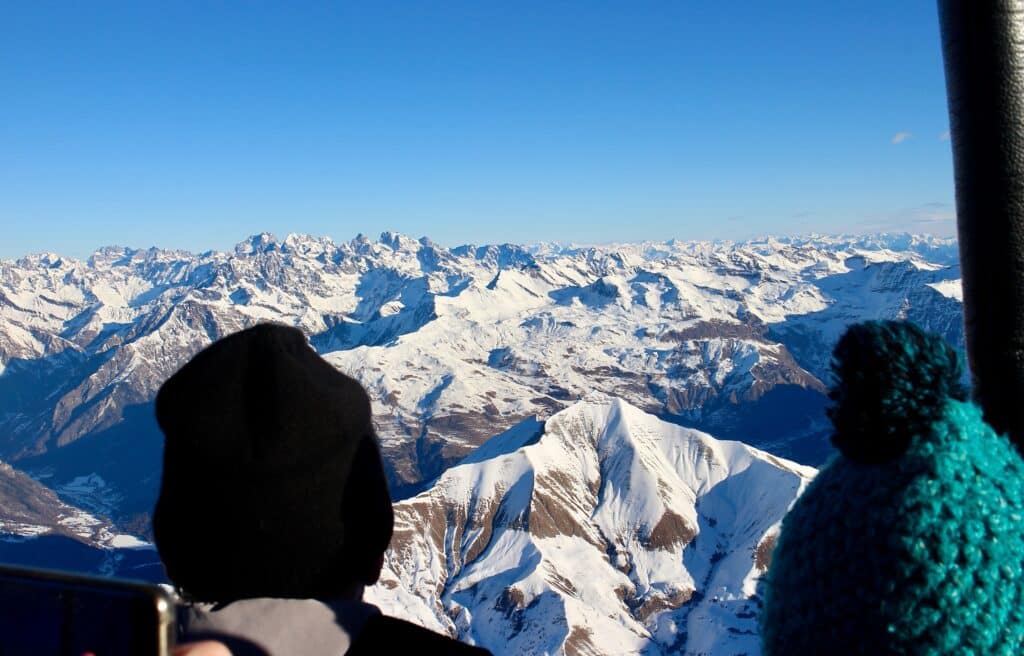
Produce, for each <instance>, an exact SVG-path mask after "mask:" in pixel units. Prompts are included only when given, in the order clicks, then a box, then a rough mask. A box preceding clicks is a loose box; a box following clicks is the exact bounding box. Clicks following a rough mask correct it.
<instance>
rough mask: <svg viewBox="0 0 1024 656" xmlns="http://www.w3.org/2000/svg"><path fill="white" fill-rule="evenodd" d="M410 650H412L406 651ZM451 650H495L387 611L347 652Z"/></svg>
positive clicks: (485, 654)
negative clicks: (452, 636) (456, 638)
mask: <svg viewBox="0 0 1024 656" xmlns="http://www.w3.org/2000/svg"><path fill="white" fill-rule="evenodd" d="M405 650H409V651H405ZM420 652H423V653H427V654H451V655H452V656H489V655H490V653H491V652H489V651H487V650H486V649H483V648H482V647H474V646H472V645H467V644H465V643H462V642H459V641H458V640H453V639H451V638H449V637H448V636H444V635H441V634H440V633H435V632H433V631H431V630H429V629H424V628H423V627H422V626H417V625H416V624H413V623H412V622H406V621H405V620H400V619H397V618H394V617H388V616H387V615H377V616H375V617H373V618H372V619H370V620H369V621H368V622H367V623H366V626H365V627H363V630H362V631H361V632H360V633H359V636H358V637H357V638H356V639H355V640H354V641H353V642H352V646H351V647H350V648H349V650H348V651H347V652H346V654H347V656H361V655H362V654H386V653H420Z"/></svg>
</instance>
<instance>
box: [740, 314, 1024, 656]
mask: <svg viewBox="0 0 1024 656" xmlns="http://www.w3.org/2000/svg"><path fill="white" fill-rule="evenodd" d="M833 369H834V372H835V376H836V381H835V386H834V387H833V389H832V392H831V394H830V398H831V399H832V401H833V402H834V404H835V405H834V406H833V407H832V408H831V410H830V412H829V415H830V417H831V419H832V423H833V424H834V426H835V433H834V434H833V437H832V442H833V444H834V445H835V446H836V448H837V449H838V450H839V453H838V454H837V455H836V456H835V457H834V458H833V459H832V460H831V461H830V462H829V463H828V464H827V465H826V466H825V467H824V468H823V469H822V470H821V471H820V472H819V473H818V475H817V477H816V478H815V479H814V481H812V482H811V484H810V485H809V486H808V487H807V490H806V491H805V492H804V493H803V495H802V496H800V497H799V498H798V499H797V500H796V502H795V503H794V504H793V508H792V509H791V510H790V512H789V514H788V515H786V517H785V518H784V519H783V520H782V530H781V533H780V535H779V539H778V544H777V546H776V549H775V552H774V554H773V555H772V562H771V565H770V567H769V569H768V573H767V576H766V579H765V580H764V582H763V585H764V588H763V590H764V609H763V612H762V614H761V618H760V625H761V626H760V628H761V638H762V645H763V647H764V653H765V655H766V656H774V655H776V654H935V655H940V654H949V655H952V654H1006V655H1010V654H1020V653H1024V461H1022V460H1021V457H1020V456H1019V455H1018V453H1017V451H1016V450H1015V449H1014V447H1013V445H1012V444H1011V443H1010V441H1009V440H1008V439H1007V438H1006V437H1005V436H1003V435H999V434H997V433H996V432H995V431H994V430H992V428H991V427H990V426H989V425H988V424H986V423H985V421H984V420H983V418H982V412H981V409H980V408H978V407H977V406H976V405H974V404H973V403H971V402H970V401H968V400H967V393H966V390H965V389H964V387H963V385H962V384H961V382H960V381H961V372H962V368H961V364H960V358H959V357H958V355H957V353H956V352H955V351H954V350H953V349H952V348H951V347H950V346H949V345H948V344H946V343H945V342H944V341H943V340H942V339H941V338H939V337H937V336H934V335H930V334H928V333H925V332H924V331H923V330H921V329H920V328H918V327H917V326H914V325H913V324H910V323H905V322H895V321H873V322H867V323H863V324H858V325H855V326H853V327H851V328H850V329H849V330H848V331H847V332H846V334H845V335H844V336H843V337H842V338H841V339H840V340H839V343H838V344H837V346H836V349H835V354H834V360H833Z"/></svg>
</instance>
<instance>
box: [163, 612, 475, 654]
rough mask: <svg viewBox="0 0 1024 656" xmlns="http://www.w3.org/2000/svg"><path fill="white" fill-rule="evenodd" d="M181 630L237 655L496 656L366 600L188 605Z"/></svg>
mask: <svg viewBox="0 0 1024 656" xmlns="http://www.w3.org/2000/svg"><path fill="white" fill-rule="evenodd" d="M178 628H179V631H178V634H179V641H186V640H187V641H193V640H219V641H220V642H223V643H224V644H226V645H227V646H228V648H229V649H230V650H231V653H232V655H233V656H327V655H330V656H339V655H341V654H346V655H348V656H359V655H361V654H391V653H428V654H452V655H453V656H461V655H465V656H485V655H487V654H490V652H488V651H487V650H486V649H481V648H479V647H473V646H470V645H466V644H463V643H461V642H458V641H456V640H453V639H451V638H449V637H447V636H443V635H441V634H438V633H434V632H433V631H429V630H427V629H424V628H423V627H420V626H417V625H415V624H412V623H410V622H406V621H404V620H399V619H395V618H393V617H387V616H385V615H382V614H381V612H380V610H379V609H378V608H377V607H376V606H373V605H371V604H367V603H364V602H361V601H331V602H322V601H317V600H315V599H262V598H261V599H243V600H240V601H236V602H233V603H230V604H226V605H223V606H213V605H209V604H193V605H183V606H180V607H179V609H178ZM424 649H425V650H426V651H425V652H424V651H423V650H424ZM406 650H410V651H406Z"/></svg>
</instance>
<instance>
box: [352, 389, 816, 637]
mask: <svg viewBox="0 0 1024 656" xmlns="http://www.w3.org/2000/svg"><path fill="white" fill-rule="evenodd" d="M813 475H814V470H813V469H810V468H807V467H802V466H800V465H797V464H795V463H791V462H787V461H784V460H781V459H778V458H774V457H772V456H769V455H767V454H765V453H763V452H760V451H758V450H756V449H752V448H750V447H747V446H745V445H743V444H740V443H738V442H727V441H719V440H716V439H714V438H712V437H710V436H709V435H706V434H703V433H700V432H698V431H693V430H690V429H686V428H682V427H679V426H675V425H673V424H669V423H666V422H664V421H661V420H659V419H657V418H655V417H653V416H652V415H649V414H647V413H644V412H643V411H641V410H639V409H638V408H635V407H633V406H631V405H630V404H628V403H626V402H624V401H622V400H621V399H616V398H612V397H608V396H601V395H593V396H588V397H587V399H585V400H582V401H579V402H577V403H574V404H572V405H571V406H569V407H568V408H566V409H565V410H562V411H561V412H558V413H555V414H554V415H553V416H551V417H550V418H549V419H548V420H547V421H546V422H544V423H543V424H540V423H539V422H537V421H536V420H535V419H530V420H527V421H526V422H524V423H523V424H521V425H519V426H516V427H514V428H512V429H510V430H509V431H507V432H506V433H504V434H502V435H499V436H497V437H495V438H493V439H492V440H491V441H489V442H487V443H485V444H484V445H483V446H482V447H480V450H479V452H478V453H476V454H473V455H472V456H470V457H469V458H467V459H466V460H465V461H464V462H463V463H462V464H460V465H458V466H456V467H453V468H451V469H449V470H448V471H447V472H445V473H444V474H443V475H442V476H441V477H440V478H439V479H438V480H437V481H436V483H435V484H434V485H433V486H432V487H431V488H430V489H429V490H428V491H427V492H424V493H422V494H420V495H418V496H416V497H413V498H411V499H408V500H406V501H403V502H401V503H399V504H397V505H396V507H395V512H396V530H395V539H394V541H393V543H392V549H391V551H389V553H388V555H387V564H386V568H385V572H384V575H383V577H382V580H381V584H380V585H379V586H377V587H375V588H373V589H371V590H370V591H369V598H370V599H371V600H372V601H374V602H375V603H378V604H380V605H381V606H383V607H384V609H385V610H386V611H390V612H400V613H402V614H403V615H404V616H406V617H410V616H411V617H414V618H415V619H416V620H417V621H419V622H421V623H423V624H425V625H427V626H432V627H433V628H435V629H436V630H440V631H445V632H448V633H451V634H458V635H460V637H462V638H463V639H469V640H472V641H474V642H476V643H478V644H481V645H484V646H486V647H489V648H491V649H493V650H495V651H496V652H497V651H500V652H502V653H562V652H565V653H580V652H585V653H594V654H625V653H639V652H641V651H644V653H660V651H661V650H665V651H666V652H667V651H669V650H676V649H680V648H683V649H689V648H690V647H691V646H692V645H693V644H695V643H699V642H700V639H699V638H697V637H696V636H700V635H707V636H710V635H714V636H717V639H719V640H727V641H728V642H729V646H730V648H734V649H738V650H740V651H742V650H743V649H752V648H753V647H755V646H756V638H755V637H754V636H753V633H752V631H753V622H752V621H751V619H750V618H751V617H752V616H753V615H752V611H751V609H753V608H755V607H756V604H757V600H756V579H757V577H758V576H759V575H760V573H761V571H762V570H763V568H764V563H763V562H761V563H760V564H759V563H758V553H759V547H760V546H761V545H762V544H763V543H764V542H765V541H766V540H770V539H771V532H772V531H773V530H774V529H775V526H776V524H777V523H778V521H779V520H780V519H781V517H782V515H783V514H784V513H785V511H786V510H787V509H788V507H789V505H790V504H791V503H792V501H793V499H794V498H795V497H796V495H797V494H798V493H799V492H800V491H801V489H802V487H803V486H804V485H805V484H806V482H807V481H808V480H809V479H810V478H811V477H812V476H813ZM755 500H756V503H753V502H754V501H755ZM712 591H714V594H711V592H712ZM727 629H728V630H727ZM733 630H735V632H733ZM652 649H653V650H654V651H653V652H652V651H651V650H652Z"/></svg>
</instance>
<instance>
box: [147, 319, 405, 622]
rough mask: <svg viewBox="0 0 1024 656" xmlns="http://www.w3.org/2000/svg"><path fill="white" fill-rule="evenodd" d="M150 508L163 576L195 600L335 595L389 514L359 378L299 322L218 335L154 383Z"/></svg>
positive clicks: (366, 574) (346, 588)
mask: <svg viewBox="0 0 1024 656" xmlns="http://www.w3.org/2000/svg"><path fill="white" fill-rule="evenodd" d="M156 416H157V422H158V423H159V424H160V428H161V429H162V430H163V432H164V435H165V441H164V460H163V477H162V480H161V484H160V496H159V499H158V500H157V504H156V509H155V511H154V514H153V532H154V536H155V538H156V545H157V549H158V551H159V553H160V557H161V559H162V560H163V562H164V566H165V568H166V570H167V575H168V577H169V578H170V580H171V582H172V583H174V584H175V585H176V586H178V587H179V588H181V589H182V590H183V591H184V592H185V593H187V594H188V595H189V596H190V597H192V598H193V599H196V600H201V601H212V602H227V601H233V600H236V599H246V598H255V597H283V598H307V597H308V598H320V599H330V598H339V597H346V596H350V595H351V594H352V592H351V591H352V590H354V589H358V587H359V586H362V585H370V584H372V583H374V582H375V581H376V579H377V576H378V575H379V572H380V565H381V556H382V554H383V553H384V551H385V550H386V549H387V546H388V543H389V542H390V540H391V532H392V527H393V521H394V517H393V514H392V509H391V500H390V496H389V494H388V489H387V481H386V478H385V476H384V470H383V467H382V464H381V459H380V453H379V449H378V446H377V440H376V436H375V434H374V431H373V426H372V423H371V416H370V402H369V398H368V397H367V395H366V392H365V391H364V390H363V388H362V387H361V386H360V385H359V383H357V382H356V381H355V380H353V379H351V378H349V377H348V376H345V375H344V374H341V373H339V372H338V371H337V370H335V369H334V368H333V367H332V366H331V365H329V364H328V363H327V362H325V361H324V360H323V359H322V358H320V356H318V355H317V354H316V352H314V351H313V349H312V348H310V346H309V345H308V344H307V343H306V339H305V337H304V336H303V334H302V333H301V331H299V330H298V329H295V328H291V327H286V326H281V325H276V324H260V325H257V326H255V327H253V328H249V329H248V330H244V331H241V332H238V333H235V334H233V335H229V336H228V337H225V338H223V339H221V340H219V341H217V342H215V343H214V344H212V345H211V346H209V347H208V348H206V349H205V350H203V351H202V352H200V353H199V354H197V355H196V356H195V357H194V358H192V360H191V361H189V362H188V363H187V364H186V365H185V366H184V367H182V368H181V370H179V371H178V372H177V373H176V374H174V375H173V376H172V377H171V378H170V379H168V380H167V382H166V383H164V385H163V387H162V388H161V389H160V392H159V393H158V394H157V399H156Z"/></svg>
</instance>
